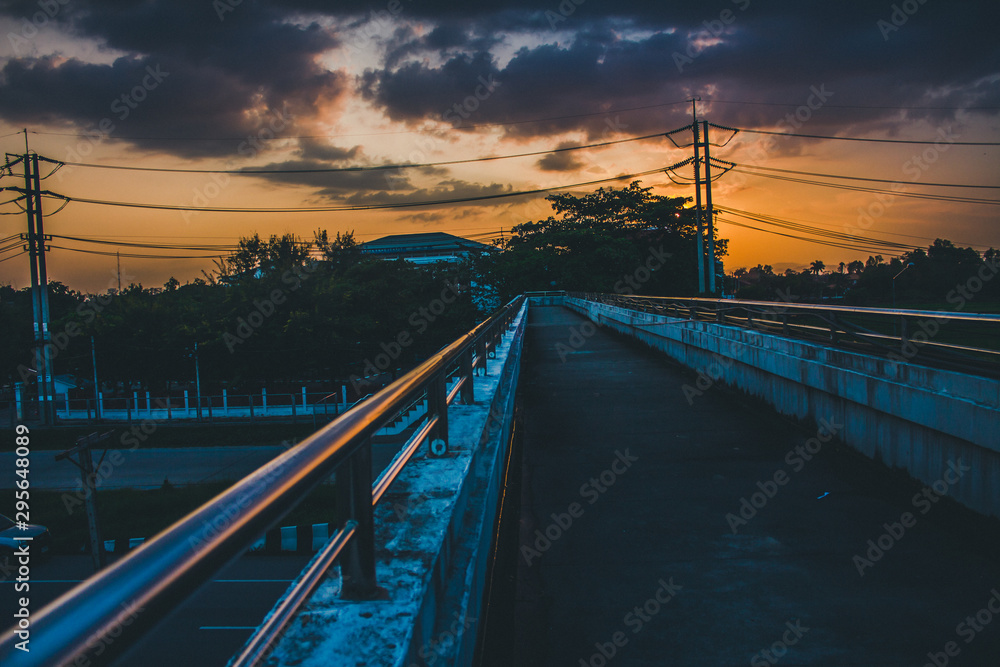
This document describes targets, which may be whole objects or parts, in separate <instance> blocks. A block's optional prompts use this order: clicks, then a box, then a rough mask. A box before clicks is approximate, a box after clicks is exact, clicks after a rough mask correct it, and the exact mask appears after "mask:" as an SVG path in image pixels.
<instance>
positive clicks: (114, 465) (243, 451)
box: [0, 439, 400, 513]
mask: <svg viewBox="0 0 1000 667" xmlns="http://www.w3.org/2000/svg"><path fill="white" fill-rule="evenodd" d="M399 448H400V442H398V439H396V441H389V440H385V441H382V442H376V443H374V444H373V447H372V468H373V471H374V472H375V474H378V472H379V471H381V470H382V469H383V468H385V466H386V465H388V463H389V461H391V460H392V457H393V456H394V455H395V453H396V452H397V451H399ZM285 449H286V448H285V447H281V446H277V445H269V446H254V447H171V448H149V449H136V450H131V451H130V450H128V449H109V450H108V452H107V454H106V455H105V456H104V459H103V462H101V454H102V452H103V450H97V451H95V452H94V469H95V473H96V475H97V488H98V490H101V489H123V488H136V489H158V488H160V487H161V486H163V481H164V479H169V480H170V483H171V484H173V485H174V486H181V485H185V484H199V483H204V482H220V481H233V482H234V481H236V480H239V479H242V478H243V477H245V476H247V475H249V474H250V473H252V472H253V471H254V470H256V469H257V468H259V467H261V466H262V465H264V464H265V463H267V462H268V461H270V460H271V459H273V458H274V457H275V456H277V455H278V454H280V453H281V452H283V451H285ZM56 453H57V452H54V451H48V450H36V451H34V452H32V453H31V457H30V464H31V465H30V469H29V470H30V480H31V487H32V488H34V489H44V490H49V491H66V490H72V489H77V488H79V487H80V471H79V469H78V468H77V467H76V466H74V465H73V464H72V463H70V462H69V461H56V460H55V455H56ZM14 457H15V454H14V453H13V452H3V453H0V489H5V488H6V489H10V488H14V483H15V481H16V480H17V479H18V478H17V477H16V476H15V475H14V471H15V470H16V468H15V466H14ZM99 462H101V463H100V465H98V463H99ZM0 511H2V510H0ZM5 513H6V512H5Z"/></svg>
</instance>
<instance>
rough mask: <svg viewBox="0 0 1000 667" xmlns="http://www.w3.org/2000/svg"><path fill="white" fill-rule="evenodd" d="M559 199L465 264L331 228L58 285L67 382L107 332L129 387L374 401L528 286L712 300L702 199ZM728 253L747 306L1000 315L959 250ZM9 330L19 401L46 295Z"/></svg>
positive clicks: (11, 302)
mask: <svg viewBox="0 0 1000 667" xmlns="http://www.w3.org/2000/svg"><path fill="white" fill-rule="evenodd" d="M547 199H548V201H549V203H550V204H551V206H552V209H553V215H550V216H548V217H547V218H545V219H543V220H536V221H529V222H525V223H523V224H521V225H518V226H515V227H514V228H513V229H512V230H511V232H510V234H509V235H506V236H505V237H504V238H502V239H500V240H498V241H496V242H495V243H494V246H493V247H491V248H487V249H483V250H481V251H478V252H474V253H473V254H472V256H470V257H469V258H468V259H467V260H465V261H463V262H462V263H459V264H455V263H438V264H427V265H415V264H413V263H409V262H406V261H403V260H396V261H386V260H382V259H377V258H375V257H373V256H371V255H366V254H365V253H363V252H362V248H361V247H360V246H359V244H358V242H357V241H356V240H355V238H354V235H353V234H352V233H346V234H341V233H339V232H338V233H336V234H335V235H333V236H330V235H329V234H328V233H327V232H326V231H323V230H320V231H317V232H316V233H315V234H314V236H313V238H312V239H311V240H309V241H304V240H302V239H299V238H297V237H295V236H294V235H290V234H286V235H283V236H271V237H269V238H262V237H260V236H259V235H256V234H255V235H253V236H250V237H246V238H243V239H241V240H240V241H239V244H238V246H237V250H236V251H235V252H233V253H231V254H230V255H229V256H227V257H225V258H223V259H221V260H219V261H217V262H216V266H215V268H214V270H212V271H211V272H203V276H204V277H202V278H196V279H194V280H192V281H190V282H188V283H187V284H183V285H182V284H181V283H180V282H179V281H177V280H176V279H174V278H171V279H170V280H168V281H167V282H166V283H165V284H164V285H163V286H162V287H144V286H143V285H139V284H132V285H129V286H128V287H126V288H124V289H122V290H120V291H119V290H116V289H108V290H107V291H106V292H105V293H103V294H83V293H81V292H77V291H74V290H72V289H71V288H69V287H68V286H66V285H63V284H61V283H58V282H52V283H50V285H49V294H50V306H51V308H50V310H51V331H52V338H53V345H52V348H50V349H51V350H52V353H53V356H54V357H55V360H54V367H55V372H56V373H58V374H71V375H73V376H75V377H76V378H77V380H78V382H82V383H83V384H86V383H87V382H88V381H89V378H92V377H93V362H92V351H91V337H93V339H94V341H95V348H96V357H97V366H98V370H99V376H100V379H101V381H102V384H103V383H107V384H108V385H110V387H111V388H112V389H113V388H114V387H118V388H120V389H122V390H124V391H128V390H132V389H136V388H146V389H156V390H160V389H162V388H164V387H165V388H168V389H169V388H170V387H171V384H172V383H173V384H176V383H190V382H193V380H194V374H195V370H194V365H195V355H197V361H198V365H199V368H200V375H201V382H202V392H203V393H218V391H219V390H220V389H221V388H223V387H229V388H231V391H232V390H234V389H238V388H244V389H247V388H252V387H255V386H260V385H262V384H266V385H267V386H268V387H269V388H271V387H275V388H276V389H277V390H279V391H280V386H281V384H282V383H295V384H299V383H305V384H309V385H312V386H314V387H318V388H323V387H331V388H335V387H339V385H340V384H342V383H348V384H351V386H352V387H353V388H354V389H355V390H356V392H357V393H359V394H360V393H362V391H363V389H364V386H365V384H366V383H368V382H370V381H372V380H373V379H375V378H379V377H381V376H386V377H391V376H392V375H394V374H395V373H396V372H397V371H398V370H399V369H405V368H409V367H411V366H413V365H415V364H416V363H417V362H419V361H420V360H422V359H424V358H426V357H427V356H429V355H430V354H432V353H433V352H435V351H436V350H438V349H440V347H441V346H443V345H445V344H447V343H448V342H450V341H451V340H453V339H454V338H456V337H457V336H458V335H460V334H461V333H463V332H465V331H467V330H468V329H469V328H471V327H472V326H473V325H474V324H475V323H476V322H477V321H479V320H481V319H482V318H483V317H485V316H486V315H488V314H489V313H490V312H491V311H492V310H493V309H495V308H497V307H498V306H500V305H502V304H503V303H505V302H507V301H508V300H509V299H511V298H513V297H514V296H516V295H518V294H521V293H523V292H526V291H535V290H567V291H583V292H605V293H614V292H617V293H629V294H649V295H661V296H695V295H698V277H697V275H698V272H697V259H696V258H697V248H698V243H697V221H696V218H695V215H694V211H693V210H692V208H691V207H690V200H689V199H685V198H683V197H663V196H658V195H653V194H652V192H651V188H643V187H641V185H640V183H639V182H633V183H631V184H630V185H628V186H626V187H623V188H619V189H615V188H601V189H599V190H597V191H596V192H592V193H589V194H585V195H580V196H577V195H570V194H557V195H551V196H549V197H548V198H547ZM727 248H728V241H727V240H726V239H723V238H718V239H716V241H715V248H714V249H715V257H716V259H717V261H718V263H717V266H718V267H719V270H720V273H719V275H718V276H717V282H718V284H719V286H720V288H721V289H724V290H725V291H726V293H727V295H733V294H735V296H737V297H738V298H746V299H759V300H769V301H774V300H785V301H787V300H797V301H820V300H829V299H838V300H842V301H843V302H845V303H852V304H861V305H881V306H887V305H890V304H891V302H892V299H893V296H894V297H895V300H896V302H897V303H898V305H900V306H901V307H903V306H910V307H936V308H959V307H963V308H965V307H967V308H968V309H973V307H972V306H968V304H969V303H970V302H974V303H975V305H976V306H977V307H979V308H983V309H988V308H990V304H997V303H998V302H1000V281H992V282H991V280H990V279H991V278H992V277H993V276H994V275H995V274H996V273H997V271H998V270H1000V265H998V262H1000V253H998V252H997V251H995V250H992V249H991V250H989V251H987V252H986V253H985V254H983V255H980V254H979V253H978V252H976V251H975V250H973V249H971V248H961V247H957V246H955V245H954V244H952V243H951V242H949V241H946V240H942V239H938V240H937V241H935V242H934V244H932V245H931V246H930V247H928V248H927V250H922V249H918V250H914V251H912V252H908V253H905V254H904V255H902V256H900V257H896V258H890V259H888V260H886V259H884V258H883V257H881V256H877V255H876V256H873V257H869V258H868V260H867V261H861V260H857V261H852V262H850V263H847V264H844V263H842V264H840V266H839V267H837V268H836V269H835V270H831V271H827V270H826V267H825V266H824V265H823V263H822V262H821V261H818V260H817V261H816V262H813V263H812V265H811V266H810V267H809V268H808V269H806V270H804V271H793V270H789V271H786V272H785V273H776V272H774V270H773V269H772V267H770V266H768V265H758V266H756V267H753V268H749V269H746V268H743V269H738V270H736V271H735V272H734V273H733V275H732V276H723V275H722V273H721V266H722V260H723V259H724V258H725V256H726V254H727ZM993 307H994V308H995V306H993ZM0 330H2V331H3V332H4V338H5V345H4V346H2V348H0V386H3V387H6V389H7V391H8V392H9V390H10V387H11V386H12V385H13V383H15V382H26V383H28V384H31V383H33V379H34V378H33V376H32V372H33V369H37V362H36V361H35V360H34V354H35V350H34V347H33V341H32V307H31V295H30V291H29V290H28V289H22V290H15V289H13V288H12V287H10V286H0ZM196 348H197V351H196ZM382 379H385V378H384V377H382ZM87 393H88V395H89V393H90V392H89V391H88V392H87Z"/></svg>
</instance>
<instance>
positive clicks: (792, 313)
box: [568, 293, 1000, 376]
mask: <svg viewBox="0 0 1000 667" xmlns="http://www.w3.org/2000/svg"><path fill="white" fill-rule="evenodd" d="M568 296H571V297H577V298H581V299H585V300H590V301H597V302H602V303H608V304H612V305H618V306H622V307H628V308H633V309H638V310H645V311H650V312H655V313H659V314H662V313H665V312H670V311H673V313H674V315H675V316H679V317H687V318H690V319H710V320H714V321H716V322H719V323H726V324H733V325H736V326H747V327H752V328H756V329H764V330H771V329H773V328H775V327H776V328H777V329H779V330H780V333H782V334H784V335H795V336H798V337H801V338H806V339H822V340H824V341H825V342H827V343H828V344H834V345H846V346H853V347H855V348H857V349H863V350H871V351H876V352H878V353H881V354H884V355H887V356H888V357H889V358H892V359H896V360H897V361H898V360H905V361H914V362H918V360H919V361H920V362H923V363H925V364H933V365H935V366H943V367H948V368H952V369H954V370H960V371H963V372H967V373H973V374H978V375H984V374H985V375H991V376H992V375H996V374H1000V345H998V346H997V347H990V348H987V347H976V346H974V345H960V344H955V343H953V342H945V341H941V340H931V338H932V336H931V335H928V334H927V333H926V331H927V326H928V324H929V323H933V325H934V326H936V327H937V326H940V325H943V324H944V323H947V322H956V323H957V324H956V326H957V325H958V324H961V325H963V326H967V327H968V326H980V327H983V326H985V327H988V328H989V329H988V330H989V331H990V332H991V333H992V332H993V331H995V329H994V327H996V326H997V325H1000V315H992V314H984V313H965V312H958V311H934V310H906V309H898V308H892V309H889V308H870V307H861V306H857V307H855V306H838V305H825V304H811V303H790V302H786V301H782V302H775V301H750V300H742V299H712V298H704V297H660V296H644V295H631V294H593V293H570V294H569V295H568ZM852 316H853V317H852ZM810 317H811V318H815V320H816V321H817V322H818V323H819V324H820V325H819V326H817V325H816V324H806V323H803V322H801V321H793V318H795V319H797V320H800V319H801V318H810ZM862 317H870V318H874V319H875V321H878V320H881V322H882V323H883V326H885V327H886V328H888V327H889V325H890V324H891V328H892V334H891V335H890V334H889V333H886V332H884V331H873V330H871V329H869V328H867V327H865V326H863V325H862V324H861V323H858V322H852V321H851V319H858V318H862ZM917 326H920V327H921V328H922V329H923V332H922V333H921V332H918V331H917V330H916V329H917ZM935 331H937V329H936V330H935ZM995 340H996V341H997V342H998V343H1000V336H995Z"/></svg>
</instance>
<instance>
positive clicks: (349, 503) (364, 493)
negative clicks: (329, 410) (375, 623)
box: [336, 436, 378, 600]
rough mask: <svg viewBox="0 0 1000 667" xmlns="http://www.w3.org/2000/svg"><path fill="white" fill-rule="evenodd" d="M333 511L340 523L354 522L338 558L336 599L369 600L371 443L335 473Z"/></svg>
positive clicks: (371, 565)
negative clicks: (350, 534)
mask: <svg viewBox="0 0 1000 667" xmlns="http://www.w3.org/2000/svg"><path fill="white" fill-rule="evenodd" d="M336 493H337V508H338V510H337V511H338V514H339V515H340V521H339V522H338V523H340V524H342V525H343V524H346V522H347V521H350V520H354V521H356V522H357V524H358V527H357V531H356V533H355V534H354V538H353V539H352V540H351V541H350V542H348V543H347V545H346V546H345V547H344V550H343V552H342V553H341V555H340V596H341V597H342V598H344V599H345V600H364V599H370V598H372V597H373V596H374V595H375V594H376V593H377V591H378V585H377V583H376V580H375V515H374V513H373V511H372V441H371V436H369V437H367V438H365V441H364V443H363V444H362V446H361V447H359V448H358V449H357V451H355V452H354V454H352V455H351V458H350V459H349V460H348V461H346V462H344V464H342V466H341V468H340V470H338V471H337V491H336Z"/></svg>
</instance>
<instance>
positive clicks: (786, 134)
mask: <svg viewBox="0 0 1000 667" xmlns="http://www.w3.org/2000/svg"><path fill="white" fill-rule="evenodd" d="M741 131H742V132H747V133H750V134H768V135H771V136H776V137H798V138H800V139H829V140H834V141H864V142H869V143H875V144H917V145H924V146H926V145H932V144H945V145H947V146H1000V142H997V141H942V140H940V139H935V140H911V139H875V138H871V137H838V136H831V135H825V134H800V133H797V132H774V131H771V130H748V129H743V130H741Z"/></svg>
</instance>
